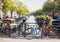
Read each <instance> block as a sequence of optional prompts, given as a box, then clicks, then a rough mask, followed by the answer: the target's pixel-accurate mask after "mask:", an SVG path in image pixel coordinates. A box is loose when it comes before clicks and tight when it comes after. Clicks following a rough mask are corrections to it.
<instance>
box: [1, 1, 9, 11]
mask: <svg viewBox="0 0 60 42" xmlns="http://www.w3.org/2000/svg"><path fill="white" fill-rule="evenodd" d="M9 10H10V0H4V1H3V6H2V11H3V12H7V11H9Z"/></svg>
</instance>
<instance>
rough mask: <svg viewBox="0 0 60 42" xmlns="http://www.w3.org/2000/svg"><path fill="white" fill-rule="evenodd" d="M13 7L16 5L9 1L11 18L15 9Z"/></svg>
mask: <svg viewBox="0 0 60 42" xmlns="http://www.w3.org/2000/svg"><path fill="white" fill-rule="evenodd" d="M15 8H16V5H15V4H14V3H13V2H10V11H11V18H12V14H13V11H14V10H15Z"/></svg>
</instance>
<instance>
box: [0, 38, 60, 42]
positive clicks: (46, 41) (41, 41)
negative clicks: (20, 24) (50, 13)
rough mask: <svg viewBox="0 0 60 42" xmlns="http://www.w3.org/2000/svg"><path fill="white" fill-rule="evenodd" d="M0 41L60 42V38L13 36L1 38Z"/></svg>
mask: <svg viewBox="0 0 60 42" xmlns="http://www.w3.org/2000/svg"><path fill="white" fill-rule="evenodd" d="M0 42H60V39H32V40H27V39H12V38H0Z"/></svg>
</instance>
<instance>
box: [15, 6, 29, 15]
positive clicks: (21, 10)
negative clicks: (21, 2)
mask: <svg viewBox="0 0 60 42" xmlns="http://www.w3.org/2000/svg"><path fill="white" fill-rule="evenodd" d="M16 11H17V13H19V14H28V13H29V11H28V10H27V8H25V7H24V6H18V7H17V8H16Z"/></svg>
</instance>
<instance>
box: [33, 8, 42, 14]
mask: <svg viewBox="0 0 60 42" xmlns="http://www.w3.org/2000/svg"><path fill="white" fill-rule="evenodd" d="M41 14H42V9H38V10H37V11H35V12H34V15H41Z"/></svg>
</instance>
